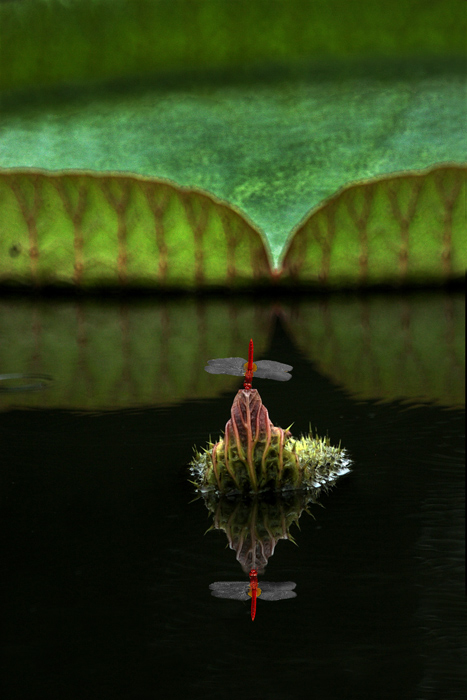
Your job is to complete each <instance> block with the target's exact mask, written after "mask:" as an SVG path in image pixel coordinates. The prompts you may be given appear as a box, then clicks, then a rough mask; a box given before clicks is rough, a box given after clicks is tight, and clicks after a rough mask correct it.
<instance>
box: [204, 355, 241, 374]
mask: <svg viewBox="0 0 467 700" xmlns="http://www.w3.org/2000/svg"><path fill="white" fill-rule="evenodd" d="M245 364H246V360H244V359H243V357H223V358H221V359H219V360H208V364H207V365H206V367H205V368H204V369H205V370H206V372H209V374H232V375H233V376H234V377H243V375H244V374H245V369H244V366H245Z"/></svg>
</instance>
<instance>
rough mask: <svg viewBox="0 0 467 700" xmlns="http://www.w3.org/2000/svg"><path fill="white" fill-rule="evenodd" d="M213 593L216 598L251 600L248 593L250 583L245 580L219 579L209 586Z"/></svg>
mask: <svg viewBox="0 0 467 700" xmlns="http://www.w3.org/2000/svg"><path fill="white" fill-rule="evenodd" d="M209 588H210V589H211V595H213V596H214V597H215V598H229V599H230V600H250V597H249V595H248V588H249V585H248V583H245V582H244V581H217V582H216V583H211V585H210V586H209Z"/></svg>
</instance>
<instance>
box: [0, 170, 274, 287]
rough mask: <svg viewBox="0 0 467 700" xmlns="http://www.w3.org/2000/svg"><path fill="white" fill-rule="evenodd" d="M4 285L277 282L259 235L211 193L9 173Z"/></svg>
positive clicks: (1, 223)
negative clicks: (5, 283)
mask: <svg viewBox="0 0 467 700" xmlns="http://www.w3.org/2000/svg"><path fill="white" fill-rule="evenodd" d="M0 230H1V232H2V234H1V237H0V282H2V281H3V282H10V283H27V284H28V283H29V284H33V285H36V286H41V285H50V284H57V283H59V284H60V283H62V284H63V283H66V284H72V285H74V286H77V287H88V286H99V285H102V286H104V285H105V286H115V285H123V286H125V285H127V284H129V285H132V286H147V287H149V286H151V287H154V286H157V287H161V288H167V287H171V288H178V289H180V288H182V289H192V288H195V287H197V288H200V287H201V288H203V287H212V286H230V287H241V286H245V285H248V284H252V283H255V284H264V283H267V282H269V281H270V279H271V269H270V266H269V260H268V254H267V251H266V248H265V246H264V243H263V240H262V238H261V235H260V233H259V231H258V230H257V229H256V228H255V227H254V226H253V225H252V224H251V223H249V222H248V221H247V220H246V218H245V217H244V216H242V215H241V214H240V213H239V212H237V211H236V210H235V208H233V207H230V206H228V205H227V204H225V203H222V202H220V201H218V200H216V199H215V198H214V197H212V196H209V195H208V194H206V193H202V192H199V191H196V190H189V189H184V188H181V187H177V186H176V185H175V184H174V183H169V182H166V181H162V180H158V179H154V178H143V177H138V176H135V175H120V174H100V175H98V174H94V173H85V172H84V173H83V172H81V173H73V172H68V173H46V172H43V171H32V170H25V171H21V170H18V171H11V172H8V171H3V172H2V171H0Z"/></svg>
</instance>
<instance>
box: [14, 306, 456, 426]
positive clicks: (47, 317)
mask: <svg viewBox="0 0 467 700" xmlns="http://www.w3.org/2000/svg"><path fill="white" fill-rule="evenodd" d="M276 315H279V316H280V318H281V320H282V322H283V323H285V327H286V329H287V332H288V335H289V337H290V339H291V340H292V341H293V343H294V344H295V345H297V346H298V347H299V348H300V350H301V351H302V353H303V354H304V356H305V357H306V358H307V359H308V360H309V361H310V362H312V363H313V365H315V367H316V368H317V369H318V370H319V371H320V372H321V373H323V374H324V375H326V376H327V377H329V378H330V379H331V381H332V382H333V383H334V384H336V385H337V386H340V387H342V388H343V389H344V390H346V391H347V392H349V393H350V394H351V395H352V396H355V397H358V398H361V399H373V400H384V401H392V400H400V401H404V400H410V401H411V402H412V403H413V402H414V401H419V402H422V403H426V402H434V403H437V404H441V405H448V406H454V405H459V406H460V405H463V404H464V403H465V396H464V386H465V318H464V317H465V299H464V297H463V295H461V294H458V295H452V294H443V293H437V294H435V293H432V295H429V294H426V293H425V294H418V295H416V294H411V295H410V296H403V295H387V296H386V295H380V296H378V297H375V296H372V297H356V296H351V295H347V296H345V297H342V298H341V299H340V298H339V297H337V296H334V297H333V299H332V300H331V301H329V303H328V302H326V301H325V300H323V299H318V298H317V299H314V300H313V299H309V298H308V299H306V298H305V299H304V300H303V301H302V302H298V301H294V302H293V305H292V306H290V307H289V306H288V305H287V303H276V304H259V303H255V302H252V301H251V299H245V300H243V301H242V300H239V299H236V300H231V301H220V300H207V299H204V300H203V299H198V300H197V301H196V300H195V299H193V298H184V299H179V300H178V301H177V300H174V301H171V302H163V301H152V302H151V301H144V302H142V301H133V302H132V303H118V302H109V301H107V302H95V301H85V302H84V301H72V302H70V301H63V302H57V301H50V300H48V301H44V300H42V301H40V300H32V299H22V300H16V301H15V300H11V301H7V300H3V301H2V302H0V368H1V373H0V374H6V373H10V372H23V373H41V374H47V375H51V376H52V377H53V378H54V382H53V384H52V385H51V386H49V387H48V388H47V389H45V390H43V391H39V392H27V393H4V392H2V391H0V410H2V409H7V408H11V407H13V406H32V407H39V406H46V407H51V408H52V407H54V408H68V409H69V408H74V409H83V410H91V409H93V410H107V409H121V408H137V407H140V406H155V405H167V404H171V403H177V402H180V401H183V400H186V399H193V398H203V397H204V398H205V397H209V396H215V395H219V394H220V393H221V392H225V391H228V392H232V391H234V390H235V388H236V387H238V386H239V385H240V380H239V378H238V377H230V376H228V375H211V374H208V373H207V372H205V371H204V369H203V368H204V366H205V364H206V362H207V360H210V359H214V358H217V357H246V353H247V349H248V340H249V339H250V338H251V337H253V338H254V342H255V357H256V358H257V359H262V358H266V359H274V358H272V357H271V352H270V351H269V350H268V348H269V346H270V341H271V337H272V333H273V328H274V323H275V320H276V319H275V317H276ZM281 359H282V360H284V361H286V360H287V359H288V358H281ZM291 381H292V382H301V384H303V391H308V392H311V394H312V393H313V386H312V385H308V384H307V383H306V382H304V378H303V376H302V375H301V374H300V372H298V373H297V368H295V369H294V371H293V375H292V380H291ZM263 382H264V383H267V380H260V379H258V380H257V382H256V386H257V388H258V389H259V391H260V392H261V391H262V387H263V386H264V383H263ZM10 385H11V383H10ZM5 386H6V384H5V383H4V382H1V381H0V389H2V388H3V387H5ZM282 390H283V389H282V388H281V391H282ZM316 410H317V412H319V406H317V409H316ZM227 417H228V416H227ZM227 417H226V418H225V419H226V420H227ZM309 419H310V421H313V420H314V417H313V416H310V417H309ZM220 425H222V423H221V424H220ZM312 425H313V422H312ZM219 427H220V426H219Z"/></svg>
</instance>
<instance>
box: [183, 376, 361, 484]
mask: <svg viewBox="0 0 467 700" xmlns="http://www.w3.org/2000/svg"><path fill="white" fill-rule="evenodd" d="M350 463H351V461H350V459H349V457H348V455H347V452H346V451H345V450H344V449H342V448H341V447H340V445H339V446H338V447H333V446H332V445H331V443H330V440H329V438H328V437H326V438H320V437H318V436H317V435H315V436H313V434H312V433H311V431H310V433H309V435H307V436H303V437H301V438H300V439H296V438H294V437H292V434H291V433H290V431H289V430H283V429H282V428H279V427H277V426H274V425H273V424H272V422H271V421H270V420H269V415H268V411H267V409H266V407H265V406H264V405H263V402H262V400H261V397H260V395H259V393H258V391H257V390H256V389H240V391H238V393H237V395H236V397H235V399H234V402H233V404H232V409H231V418H230V420H229V421H228V422H227V424H226V426H225V434H224V437H223V438H221V439H220V440H219V441H218V442H217V443H215V444H214V443H212V442H210V443H209V444H208V446H207V448H205V449H204V450H202V451H198V450H195V457H194V459H193V460H192V462H191V464H190V471H191V475H192V480H193V482H194V483H195V485H196V487H197V488H198V489H199V491H200V492H201V493H204V492H209V491H215V492H216V493H219V494H225V495H234V494H243V495H246V494H257V493H262V492H266V491H289V490H290V491H295V490H300V489H316V488H319V487H321V486H323V485H324V484H326V483H327V482H330V481H333V480H335V479H336V478H337V477H338V476H341V475H343V474H346V473H348V472H349V471H350Z"/></svg>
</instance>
